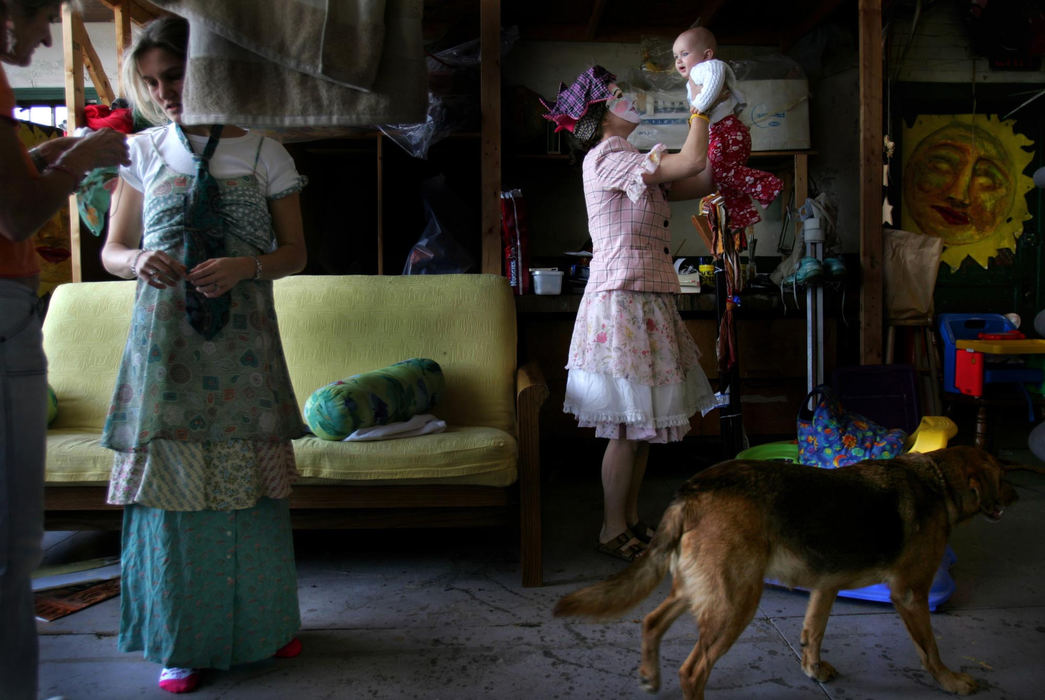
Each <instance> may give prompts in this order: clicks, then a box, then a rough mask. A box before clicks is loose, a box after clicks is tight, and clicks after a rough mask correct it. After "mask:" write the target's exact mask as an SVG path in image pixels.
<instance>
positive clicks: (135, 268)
mask: <svg viewBox="0 0 1045 700" xmlns="http://www.w3.org/2000/svg"><path fill="white" fill-rule="evenodd" d="M143 255H145V248H142V249H141V250H139V251H138V254H137V255H135V256H134V262H132V263H131V274H132V275H134V276H135V277H137V276H138V261H139V260H141V257H142V256H143Z"/></svg>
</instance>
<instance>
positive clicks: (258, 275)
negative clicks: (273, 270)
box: [251, 255, 261, 280]
mask: <svg viewBox="0 0 1045 700" xmlns="http://www.w3.org/2000/svg"><path fill="white" fill-rule="evenodd" d="M251 257H253V258H254V277H253V279H256V280H259V279H261V258H259V257H258V256H257V255H254V256H251Z"/></svg>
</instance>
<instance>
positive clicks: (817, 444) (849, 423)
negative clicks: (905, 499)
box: [798, 384, 907, 469]
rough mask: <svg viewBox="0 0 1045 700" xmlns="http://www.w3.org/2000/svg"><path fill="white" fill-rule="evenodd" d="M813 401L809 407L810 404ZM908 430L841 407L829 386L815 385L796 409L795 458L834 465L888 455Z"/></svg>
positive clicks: (900, 447)
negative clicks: (890, 426)
mask: <svg viewBox="0 0 1045 700" xmlns="http://www.w3.org/2000/svg"><path fill="white" fill-rule="evenodd" d="M810 405H812V408H810ZM906 437H907V433H905V432H904V431H903V430H901V429H899V428H895V429H889V428H886V427H884V426H881V425H879V424H878V423H875V422H874V421H873V420H871V419H869V418H865V417H864V416H861V415H860V414H858V413H851V412H849V411H846V410H845V409H844V408H843V407H842V403H841V402H840V401H839V400H838V397H837V396H835V393H834V391H832V390H831V387H829V386H827V385H826V384H821V385H820V386H817V387H815V388H814V389H813V390H812V391H811V392H809V395H808V396H807V397H806V400H805V401H804V402H803V403H802V407H801V408H800V409H799V411H798V461H799V462H801V463H802V464H808V465H809V466H813V467H823V468H825V469H834V468H835V467H844V466H846V465H848V464H855V463H856V462H862V461H863V460H865V459H891V458H893V457H895V456H897V455H898V454H900V453H901V452H902V451H903V444H904V440H905V439H906Z"/></svg>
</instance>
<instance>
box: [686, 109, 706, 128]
mask: <svg viewBox="0 0 1045 700" xmlns="http://www.w3.org/2000/svg"><path fill="white" fill-rule="evenodd" d="M697 118H700V119H703V120H704V121H706V122H707V123H708V124H710V123H711V118H710V117H708V115H706V114H704V113H703V112H694V113H693V114H691V115H689V124H690V126H693V120H694V119H697Z"/></svg>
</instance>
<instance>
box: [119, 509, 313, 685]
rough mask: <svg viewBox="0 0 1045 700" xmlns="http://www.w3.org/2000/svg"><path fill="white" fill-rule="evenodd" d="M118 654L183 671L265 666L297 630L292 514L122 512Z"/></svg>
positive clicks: (260, 511) (284, 511)
mask: <svg viewBox="0 0 1045 700" xmlns="http://www.w3.org/2000/svg"><path fill="white" fill-rule="evenodd" d="M122 550H123V562H122V564H123V581H122V590H121V596H120V598H121V600H120V613H121V617H120V636H119V639H118V642H117V644H118V648H119V650H120V651H143V652H144V656H145V658H146V659H147V660H148V661H153V662H155V663H158V664H163V665H164V666H167V667H171V666H177V667H181V668H216V669H228V668H229V667H230V666H232V665H234V664H241V663H249V662H251V661H258V660H261V659H265V658H268V657H271V656H272V655H273V654H274V653H275V652H276V650H277V649H279V648H280V647H282V646H284V645H285V644H287V643H288V642H289V641H290V640H291V639H293V638H294V635H296V634H297V632H298V630H299V629H300V627H301V612H300V609H299V607H298V590H297V571H296V569H295V567H294V541H293V538H292V536H291V527H290V509H289V504H288V502H287V500H286V499H280V500H273V499H262V500H261V501H259V502H258V503H257V505H255V506H254V507H253V508H248V509H245V510H231V511H191V512H188V511H165V510H159V509H156V508H149V507H146V506H141V505H129V506H126V507H125V508H124V516H123V544H122Z"/></svg>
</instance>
